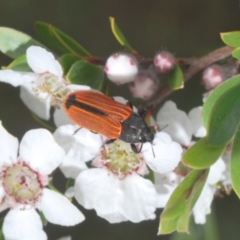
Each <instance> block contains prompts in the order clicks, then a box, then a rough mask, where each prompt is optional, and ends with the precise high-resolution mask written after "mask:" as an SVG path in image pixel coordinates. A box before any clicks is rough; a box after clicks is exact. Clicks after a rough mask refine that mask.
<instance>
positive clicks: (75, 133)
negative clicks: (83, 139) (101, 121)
mask: <svg viewBox="0 0 240 240" xmlns="http://www.w3.org/2000/svg"><path fill="white" fill-rule="evenodd" d="M80 129H82V128H81V127H80V128H78V129H77V130H75V131H74V133H73V135H75V134H76V133H77V132H78V131H79V130H80Z"/></svg>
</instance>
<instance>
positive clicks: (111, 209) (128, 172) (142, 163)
mask: <svg viewBox="0 0 240 240" xmlns="http://www.w3.org/2000/svg"><path fill="white" fill-rule="evenodd" d="M152 147H153V149H152ZM152 147H151V144H150V143H146V144H144V146H143V148H142V152H141V153H139V154H135V153H134V152H132V149H131V146H130V144H129V143H125V142H122V141H120V140H116V141H115V142H113V143H111V144H107V145H105V146H104V148H103V149H102V150H101V152H100V153H99V155H98V157H97V158H95V160H94V161H93V165H94V166H96V167H98V168H97V169H87V170H84V171H82V172H81V173H80V174H79V175H78V177H77V178H76V181H75V197H76V199H77V201H78V202H79V203H80V204H81V205H83V206H84V207H85V208H87V209H95V210H96V212H97V214H98V216H100V217H103V218H105V219H106V220H108V221H109V222H110V223H118V222H122V221H127V220H129V221H132V222H140V221H143V220H147V219H153V218H154V217H155V215H154V211H155V210H156V208H157V204H158V198H157V193H156V190H155V189H154V185H153V183H152V182H151V181H149V180H147V179H144V178H143V177H141V176H139V174H141V175H145V174H147V173H148V170H147V167H146V164H148V165H149V167H150V168H152V169H153V170H155V171H159V172H163V173H166V172H170V171H172V170H173V169H174V168H175V167H176V165H177V164H178V163H179V161H180V159H181V153H182V148H181V147H180V145H179V144H177V143H174V142H172V140H171V138H170V137H169V136H168V135H167V134H166V133H157V134H156V137H155V139H154V141H153V146H152ZM153 152H154V154H155V158H154V155H153Z"/></svg>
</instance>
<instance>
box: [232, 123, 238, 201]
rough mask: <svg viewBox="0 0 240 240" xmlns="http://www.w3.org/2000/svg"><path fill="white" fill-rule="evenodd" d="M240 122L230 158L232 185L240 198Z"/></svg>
mask: <svg viewBox="0 0 240 240" xmlns="http://www.w3.org/2000/svg"><path fill="white" fill-rule="evenodd" d="M239 146H240V124H239V125H238V130H237V131H236V134H235V137H234V140H233V146H232V152H231V160H230V175H231V179H232V186H233V189H234V191H235V192H236V194H237V195H238V197H239V198H240V147H239Z"/></svg>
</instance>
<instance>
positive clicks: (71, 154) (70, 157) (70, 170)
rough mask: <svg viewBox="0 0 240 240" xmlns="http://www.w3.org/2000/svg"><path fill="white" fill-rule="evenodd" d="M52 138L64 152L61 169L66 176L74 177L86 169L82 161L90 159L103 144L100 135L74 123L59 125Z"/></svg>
mask: <svg viewBox="0 0 240 240" xmlns="http://www.w3.org/2000/svg"><path fill="white" fill-rule="evenodd" d="M76 131H77V132H76ZM54 138H55V140H56V141H57V143H58V144H59V145H60V146H61V147H62V148H63V149H64V150H65V153H66V155H65V157H64V160H63V162H62V164H61V170H62V171H63V172H64V174H65V175H66V177H72V178H76V177H77V175H78V174H79V172H80V171H82V170H83V169H86V165H85V164H84V162H87V161H89V160H92V159H93V158H94V157H95V156H96V155H97V154H98V153H99V151H100V148H101V146H102V145H103V140H102V137H101V135H99V134H95V133H92V132H90V131H89V130H87V129H84V128H81V129H79V127H78V126H76V125H65V126H61V127H59V128H58V129H57V130H56V131H55V133H54Z"/></svg>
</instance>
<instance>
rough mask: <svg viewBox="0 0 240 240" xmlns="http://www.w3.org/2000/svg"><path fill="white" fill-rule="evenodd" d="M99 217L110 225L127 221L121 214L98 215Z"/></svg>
mask: <svg viewBox="0 0 240 240" xmlns="http://www.w3.org/2000/svg"><path fill="white" fill-rule="evenodd" d="M99 217H101V218H104V219H106V220H107V221H108V222H110V223H120V222H126V221H128V219H127V218H125V217H124V216H123V215H122V214H121V213H119V212H113V213H109V214H103V215H99Z"/></svg>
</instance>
